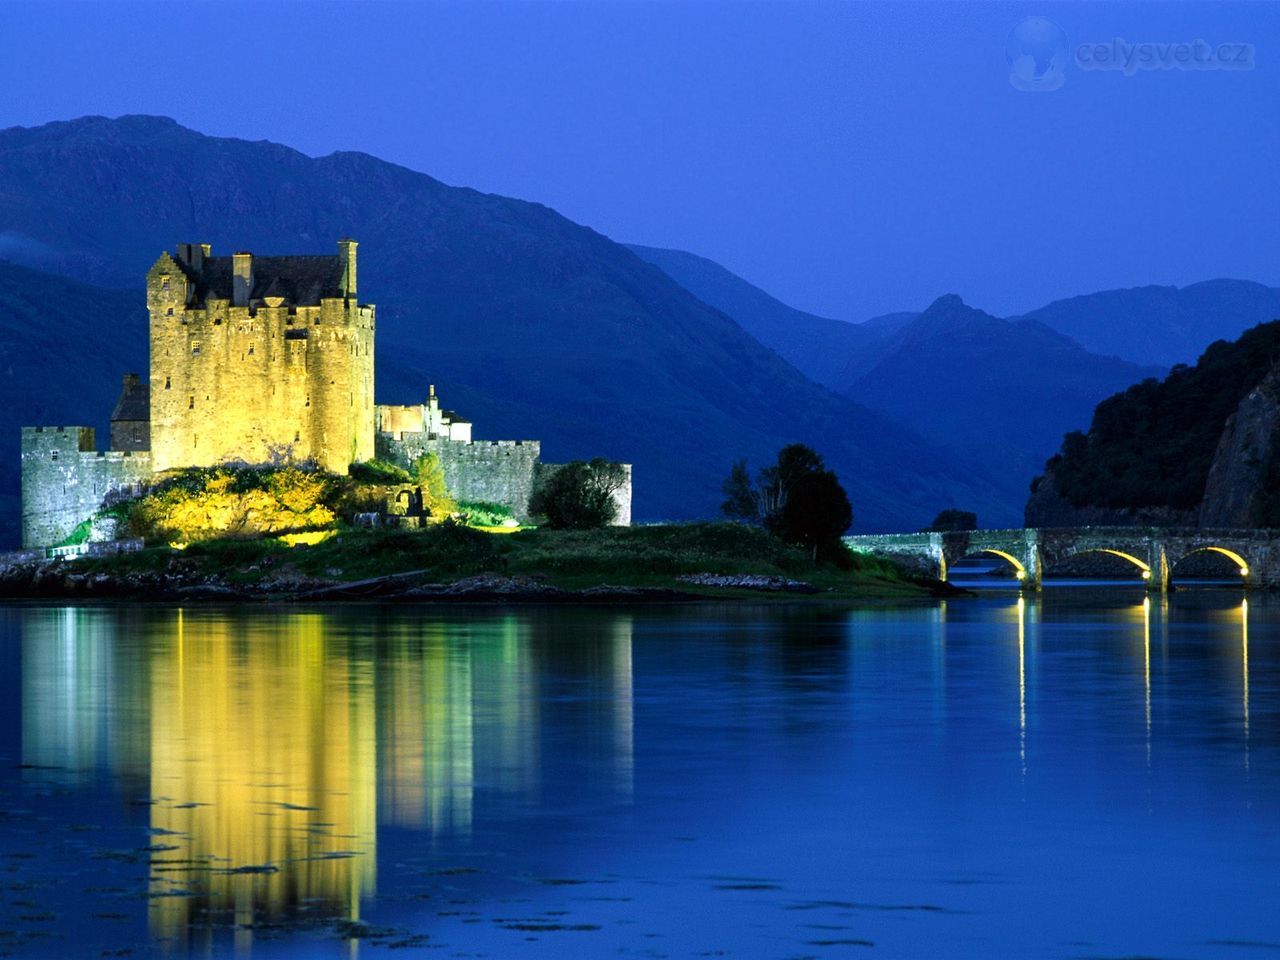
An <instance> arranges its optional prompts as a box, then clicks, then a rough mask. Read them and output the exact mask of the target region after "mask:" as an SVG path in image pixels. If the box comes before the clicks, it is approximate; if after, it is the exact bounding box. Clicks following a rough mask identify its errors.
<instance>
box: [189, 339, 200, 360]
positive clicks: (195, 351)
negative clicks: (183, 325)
mask: <svg viewBox="0 0 1280 960" xmlns="http://www.w3.org/2000/svg"><path fill="white" fill-rule="evenodd" d="M191 355H192V356H193V357H198V356H200V341H199V340H196V341H194V342H192V344H191Z"/></svg>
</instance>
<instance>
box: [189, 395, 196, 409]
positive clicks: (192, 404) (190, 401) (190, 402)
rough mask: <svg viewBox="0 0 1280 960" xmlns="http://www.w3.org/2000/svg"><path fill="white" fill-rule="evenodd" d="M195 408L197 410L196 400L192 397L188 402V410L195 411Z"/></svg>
mask: <svg viewBox="0 0 1280 960" xmlns="http://www.w3.org/2000/svg"><path fill="white" fill-rule="evenodd" d="M195 408H196V398H195V397H192V398H191V399H190V400H188V401H187V409H188V410H194V409H195Z"/></svg>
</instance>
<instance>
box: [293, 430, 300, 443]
mask: <svg viewBox="0 0 1280 960" xmlns="http://www.w3.org/2000/svg"><path fill="white" fill-rule="evenodd" d="M301 440H302V432H301V431H300V430H295V431H293V442H294V443H298V442H299V441H301Z"/></svg>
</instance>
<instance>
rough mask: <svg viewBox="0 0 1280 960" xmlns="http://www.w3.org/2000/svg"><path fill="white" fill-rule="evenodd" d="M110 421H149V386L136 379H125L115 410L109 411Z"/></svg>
mask: <svg viewBox="0 0 1280 960" xmlns="http://www.w3.org/2000/svg"><path fill="white" fill-rule="evenodd" d="M111 419H112V420H150V419H151V385H150V384H147V383H139V382H138V380H137V379H136V378H126V379H125V382H124V388H123V389H122V390H121V391H120V399H119V400H117V401H116V408H115V409H114V410H112V411H111Z"/></svg>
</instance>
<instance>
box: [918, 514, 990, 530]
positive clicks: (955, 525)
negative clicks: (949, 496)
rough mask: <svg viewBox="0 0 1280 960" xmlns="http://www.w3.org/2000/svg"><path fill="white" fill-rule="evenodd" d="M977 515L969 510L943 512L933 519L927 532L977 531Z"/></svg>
mask: <svg viewBox="0 0 1280 960" xmlns="http://www.w3.org/2000/svg"><path fill="white" fill-rule="evenodd" d="M977 529H978V515H977V514H976V513H973V512H971V511H969V510H954V509H951V510H943V511H942V512H941V513H939V514H938V515H937V516H936V517H934V518H933V523H931V524H929V530H930V531H931V532H934V533H957V532H960V531H963V530H977Z"/></svg>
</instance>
